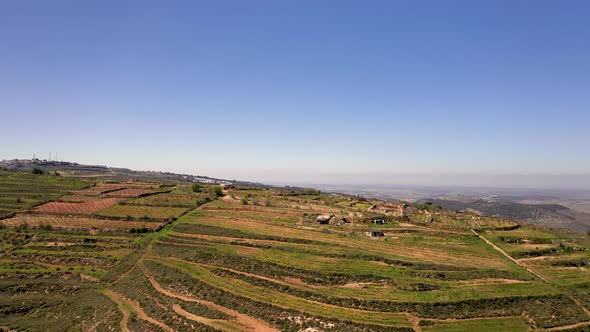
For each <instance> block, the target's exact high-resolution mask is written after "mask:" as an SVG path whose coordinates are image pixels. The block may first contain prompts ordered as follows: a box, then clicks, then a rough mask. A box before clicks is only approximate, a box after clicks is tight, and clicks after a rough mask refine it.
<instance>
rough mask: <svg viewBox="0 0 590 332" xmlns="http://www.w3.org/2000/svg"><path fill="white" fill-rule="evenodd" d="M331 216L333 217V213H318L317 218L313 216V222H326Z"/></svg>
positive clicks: (328, 221)
mask: <svg viewBox="0 0 590 332" xmlns="http://www.w3.org/2000/svg"><path fill="white" fill-rule="evenodd" d="M332 218H334V215H333V214H320V215H319V216H317V218H315V222H316V223H317V224H328V223H330V220H332Z"/></svg>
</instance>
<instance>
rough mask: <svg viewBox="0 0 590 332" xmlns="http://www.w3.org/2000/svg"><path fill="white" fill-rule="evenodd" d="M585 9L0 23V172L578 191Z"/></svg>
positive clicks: (338, 11) (387, 4) (251, 6)
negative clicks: (46, 164)
mask: <svg viewBox="0 0 590 332" xmlns="http://www.w3.org/2000/svg"><path fill="white" fill-rule="evenodd" d="M589 10H590V3H589V2H587V1H568V2H555V1H519V2H514V1H482V2H477V3H476V2H473V1H453V2H444V3H443V2H440V1H418V2H412V3H409V2H406V3H402V2H391V1H375V2H371V3H370V6H369V5H368V4H367V3H365V2H363V3H361V2H352V1H338V2H335V1H325V2H312V1H290V2H243V1H210V2H192V1H171V2H163V1H162V2H157V1H155V2H151V1H150V2H144V1H126V2H124V3H121V2H115V1H101V2H92V3H90V2H86V3H82V2H76V1H52V2H36V3H35V4H34V5H33V4H32V3H30V2H18V3H16V2H14V3H5V4H4V6H3V9H2V11H0V40H1V41H2V42H1V43H0V57H1V59H2V61H0V75H1V77H2V79H1V80H0V115H1V118H2V130H0V142H2V144H0V159H13V158H31V157H32V155H33V154H34V153H35V154H36V155H37V156H38V157H40V158H47V156H48V153H49V152H52V153H56V152H57V153H58V154H59V159H61V160H68V161H75V162H79V163H88V164H104V165H109V166H116V167H127V168H132V169H138V170H162V171H173V172H182V173H191V174H201V175H209V176H216V177H223V178H230V179H232V178H233V179H244V180H255V181H262V182H277V183H294V184H295V183H332V184H335V183H344V184H376V183H388V184H415V185H428V184H431V185H462V186H477V185H489V186H502V187H506V186H524V187H555V188H559V187H567V188H588V187H590V154H589V153H588V143H590V130H589V128H588V126H589V123H590V107H589V106H590V94H589V93H588V91H590V76H589V75H588V72H590V44H589V43H588V40H590V25H589V24H588V23H587V14H588V13H589V12H590V11H589Z"/></svg>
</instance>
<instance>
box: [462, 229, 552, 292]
mask: <svg viewBox="0 0 590 332" xmlns="http://www.w3.org/2000/svg"><path fill="white" fill-rule="evenodd" d="M471 231H472V232H473V234H475V235H477V237H479V238H480V239H482V240H484V241H485V243H487V244H488V245H489V246H490V247H492V248H493V249H494V250H496V251H497V252H499V253H501V254H502V255H504V257H506V258H508V259H509V260H511V261H512V262H514V264H516V265H518V266H520V267H522V268H523V269H525V270H526V271H527V272H528V273H530V274H532V275H534V276H535V277H537V278H539V279H541V280H543V281H544V282H547V283H549V280H547V279H545V278H544V277H543V276H541V275H540V274H538V273H537V272H535V271H533V270H531V269H529V268H528V267H527V266H526V265H524V264H522V263H521V262H519V261H517V260H516V259H514V258H513V257H512V256H510V255H509V254H508V253H507V252H506V251H504V249H502V248H500V247H498V246H497V245H495V244H494V243H492V241H490V240H488V239H486V238H485V237H484V236H483V235H481V234H479V233H478V232H476V231H475V230H474V229H472V230H471Z"/></svg>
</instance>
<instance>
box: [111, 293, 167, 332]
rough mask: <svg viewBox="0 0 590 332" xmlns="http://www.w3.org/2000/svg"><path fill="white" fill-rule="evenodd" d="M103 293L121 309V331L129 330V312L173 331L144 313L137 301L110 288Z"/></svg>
mask: <svg viewBox="0 0 590 332" xmlns="http://www.w3.org/2000/svg"><path fill="white" fill-rule="evenodd" d="M104 294H105V295H106V296H108V297H109V298H111V300H113V302H115V303H116V304H117V305H118V306H119V310H121V312H122V313H123V319H122V320H121V329H122V330H123V331H129V327H128V321H129V317H130V316H131V313H132V312H134V313H135V314H137V318H140V319H143V320H145V321H146V322H149V323H152V324H154V325H156V326H158V327H160V328H162V329H163V330H165V331H168V332H174V329H172V328H171V327H170V326H168V325H166V324H164V323H162V322H160V321H157V320H155V319H153V318H152V317H150V316H148V314H146V313H145V311H143V309H141V307H140V306H139V303H137V302H135V301H133V300H130V299H128V298H126V297H124V296H123V295H121V294H119V293H116V292H114V291H112V290H110V289H107V290H105V291H104Z"/></svg>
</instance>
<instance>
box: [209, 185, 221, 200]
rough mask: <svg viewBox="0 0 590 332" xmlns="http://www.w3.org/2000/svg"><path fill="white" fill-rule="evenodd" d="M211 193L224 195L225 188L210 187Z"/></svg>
mask: <svg viewBox="0 0 590 332" xmlns="http://www.w3.org/2000/svg"><path fill="white" fill-rule="evenodd" d="M209 193H210V194H211V195H212V196H215V197H221V196H223V190H222V189H221V187H220V186H213V187H209Z"/></svg>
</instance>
